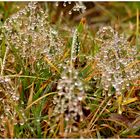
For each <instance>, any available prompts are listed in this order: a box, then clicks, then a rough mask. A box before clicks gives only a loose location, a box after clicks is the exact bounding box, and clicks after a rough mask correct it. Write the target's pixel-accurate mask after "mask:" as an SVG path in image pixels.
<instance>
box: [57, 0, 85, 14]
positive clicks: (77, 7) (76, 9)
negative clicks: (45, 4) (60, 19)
mask: <svg viewBox="0 0 140 140" xmlns="http://www.w3.org/2000/svg"><path fill="white" fill-rule="evenodd" d="M74 3H75V4H74V6H73V7H72V9H71V10H70V11H69V12H68V13H69V15H71V14H72V13H73V12H81V13H84V12H85V10H86V6H85V5H84V3H83V2H81V1H78V2H74ZM71 4H72V2H71V1H68V2H67V1H64V2H63V6H64V7H66V6H67V5H71ZM55 6H57V7H58V6H59V2H56V3H55Z"/></svg>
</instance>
